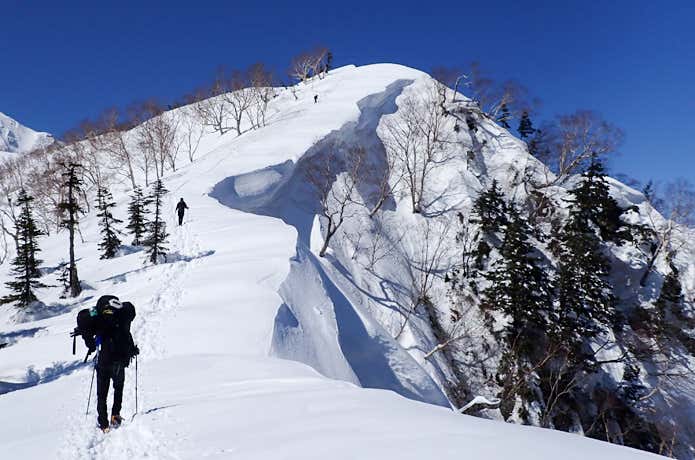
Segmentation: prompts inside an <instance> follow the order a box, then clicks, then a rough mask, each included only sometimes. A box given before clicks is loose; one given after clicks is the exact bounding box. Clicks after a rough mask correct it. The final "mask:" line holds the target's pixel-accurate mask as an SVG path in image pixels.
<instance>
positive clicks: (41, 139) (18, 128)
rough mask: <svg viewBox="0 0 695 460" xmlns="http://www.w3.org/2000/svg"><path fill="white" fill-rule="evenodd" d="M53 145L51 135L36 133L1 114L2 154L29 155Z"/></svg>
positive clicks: (0, 136) (0, 150) (0, 142)
mask: <svg viewBox="0 0 695 460" xmlns="http://www.w3.org/2000/svg"><path fill="white" fill-rule="evenodd" d="M52 143H53V136H51V135H50V134H48V133H43V132H38V131H34V130H33V129H31V128H28V127H26V126H24V125H22V124H21V123H19V122H18V121H17V120H15V119H13V118H11V117H9V116H7V115H5V114H4V113H2V112H0V153H5V154H6V153H27V152H30V151H32V150H34V149H37V148H41V147H47V146H48V145H50V144H52Z"/></svg>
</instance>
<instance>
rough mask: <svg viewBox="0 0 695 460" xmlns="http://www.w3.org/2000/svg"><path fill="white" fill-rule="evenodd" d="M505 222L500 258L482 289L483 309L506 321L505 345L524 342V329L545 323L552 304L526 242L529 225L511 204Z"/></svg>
mask: <svg viewBox="0 0 695 460" xmlns="http://www.w3.org/2000/svg"><path fill="white" fill-rule="evenodd" d="M508 215H509V218H508V223H507V224H506V225H505V229H504V240H503V242H502V246H501V247H500V250H499V252H500V258H499V259H497V260H496V261H495V262H494V263H493V264H492V267H491V269H490V270H489V271H488V273H487V274H486V275H485V277H486V278H487V279H488V280H489V281H490V286H489V287H488V288H487V289H485V291H484V292H483V302H482V305H483V308H485V309H486V310H498V311H501V312H503V313H504V314H506V315H507V316H508V317H509V318H510V321H509V322H508V323H507V325H506V326H505V328H504V335H505V339H506V340H507V342H508V343H509V344H511V343H517V344H519V345H521V346H522V347H526V346H527V344H524V343H519V340H522V341H524V340H526V339H528V338H529V337H528V331H529V330H531V329H540V328H544V327H546V326H547V316H548V312H549V311H550V309H551V304H552V297H553V295H552V286H551V283H550V280H549V278H548V276H547V273H546V271H545V270H544V269H543V267H542V266H541V264H540V259H539V257H538V255H537V253H536V250H535V249H534V246H533V245H532V244H531V242H530V236H531V228H530V226H529V224H528V222H527V221H526V219H525V218H524V217H522V216H521V214H520V213H519V211H518V209H517V208H516V206H515V205H513V204H512V205H510V206H509V210H508Z"/></svg>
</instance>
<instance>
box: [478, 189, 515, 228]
mask: <svg viewBox="0 0 695 460" xmlns="http://www.w3.org/2000/svg"><path fill="white" fill-rule="evenodd" d="M506 207H507V204H506V202H505V201H504V194H503V193H502V191H501V190H500V187H499V184H498V183H497V180H493V181H492V184H491V185H490V188H488V189H487V190H485V191H483V192H482V193H481V194H480V195H478V198H477V199H476V200H475V202H474V203H473V212H474V213H475V215H476V216H477V217H478V222H479V223H480V226H481V228H482V229H483V231H485V232H490V233H493V232H499V231H500V228H501V227H502V225H504V224H506V223H507V215H506V210H507V209H506Z"/></svg>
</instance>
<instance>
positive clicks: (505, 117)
mask: <svg viewBox="0 0 695 460" xmlns="http://www.w3.org/2000/svg"><path fill="white" fill-rule="evenodd" d="M511 116H512V115H511V113H509V108H508V107H507V104H502V105H501V106H500V113H499V114H498V115H497V123H499V124H500V125H501V126H504V127H505V128H507V129H509V128H510V126H509V120H510V119H511Z"/></svg>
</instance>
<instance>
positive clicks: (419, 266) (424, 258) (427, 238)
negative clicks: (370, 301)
mask: <svg viewBox="0 0 695 460" xmlns="http://www.w3.org/2000/svg"><path fill="white" fill-rule="evenodd" d="M450 228H451V226H450V221H449V220H448V219H445V218H440V219H433V218H426V219H423V220H422V221H420V222H419V223H418V224H417V225H416V226H415V227H414V228H412V229H410V230H409V233H410V235H415V237H411V238H409V239H403V240H402V241H401V244H400V246H401V253H402V254H406V257H407V261H406V262H407V263H406V269H407V273H408V277H409V285H410V286H409V288H410V289H409V297H410V298H409V299H408V303H409V305H406V306H405V312H404V313H403V322H402V323H401V326H400V328H399V331H398V333H397V334H396V336H395V338H396V339H398V337H400V335H401V334H402V333H403V331H404V330H405V327H406V326H407V324H408V321H409V320H410V318H411V316H412V315H413V314H414V313H415V312H416V311H417V309H418V308H419V307H424V308H425V311H426V312H427V315H428V316H431V315H432V308H431V307H432V299H431V296H430V292H431V290H432V287H433V286H434V280H435V279H437V278H443V277H444V273H446V272H447V271H448V270H449V268H450V261H449V257H448V256H449V254H448V250H447V242H448V241H449V239H450V236H451V235H450ZM410 245H412V246H413V247H412V251H411V248H410V247H409V246H410ZM430 323H432V318H430Z"/></svg>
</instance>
